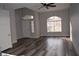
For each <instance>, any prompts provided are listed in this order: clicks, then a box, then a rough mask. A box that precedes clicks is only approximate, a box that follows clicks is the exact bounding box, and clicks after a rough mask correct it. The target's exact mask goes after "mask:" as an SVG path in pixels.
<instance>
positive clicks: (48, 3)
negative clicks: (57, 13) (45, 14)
mask: <svg viewBox="0 0 79 59" xmlns="http://www.w3.org/2000/svg"><path fill="white" fill-rule="evenodd" d="M53 4H55V3H48V4H47V5H53Z"/></svg>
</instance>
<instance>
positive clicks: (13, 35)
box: [0, 4, 17, 43]
mask: <svg viewBox="0 0 79 59" xmlns="http://www.w3.org/2000/svg"><path fill="white" fill-rule="evenodd" d="M0 9H4V10H8V11H9V13H10V26H11V40H12V43H16V42H17V40H16V39H17V36H16V23H15V11H14V10H13V9H10V7H9V6H8V5H5V4H0Z"/></svg>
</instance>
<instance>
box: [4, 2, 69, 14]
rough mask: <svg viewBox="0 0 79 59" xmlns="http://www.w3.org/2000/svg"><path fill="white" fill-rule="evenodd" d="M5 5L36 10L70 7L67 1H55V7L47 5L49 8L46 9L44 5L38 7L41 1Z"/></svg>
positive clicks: (55, 9) (43, 10)
mask: <svg viewBox="0 0 79 59" xmlns="http://www.w3.org/2000/svg"><path fill="white" fill-rule="evenodd" d="M5 5H8V6H9V8H12V9H18V8H23V7H26V8H29V9H32V10H34V11H36V12H47V11H57V10H63V9H67V8H69V7H70V4H69V3H55V5H56V7H49V9H46V8H45V7H43V8H41V9H39V8H40V7H41V6H42V4H41V3H6V4H5Z"/></svg>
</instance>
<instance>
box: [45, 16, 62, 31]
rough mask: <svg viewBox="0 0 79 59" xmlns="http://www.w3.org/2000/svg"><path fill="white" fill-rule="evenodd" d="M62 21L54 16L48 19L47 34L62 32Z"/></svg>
mask: <svg viewBox="0 0 79 59" xmlns="http://www.w3.org/2000/svg"><path fill="white" fill-rule="evenodd" d="M61 21H62V19H61V18H60V17H58V16H52V17H49V18H48V19H47V32H62V24H61V23H62V22H61Z"/></svg>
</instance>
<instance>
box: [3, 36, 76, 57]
mask: <svg viewBox="0 0 79 59" xmlns="http://www.w3.org/2000/svg"><path fill="white" fill-rule="evenodd" d="M3 52H4V53H8V54H12V55H16V56H76V53H75V51H74V49H73V46H72V43H71V42H70V41H69V40H67V38H66V37H40V38H38V39H29V38H27V39H19V40H18V42H17V43H16V44H14V45H13V48H10V49H7V50H5V51H3Z"/></svg>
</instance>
